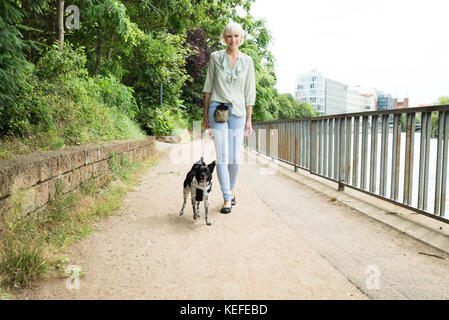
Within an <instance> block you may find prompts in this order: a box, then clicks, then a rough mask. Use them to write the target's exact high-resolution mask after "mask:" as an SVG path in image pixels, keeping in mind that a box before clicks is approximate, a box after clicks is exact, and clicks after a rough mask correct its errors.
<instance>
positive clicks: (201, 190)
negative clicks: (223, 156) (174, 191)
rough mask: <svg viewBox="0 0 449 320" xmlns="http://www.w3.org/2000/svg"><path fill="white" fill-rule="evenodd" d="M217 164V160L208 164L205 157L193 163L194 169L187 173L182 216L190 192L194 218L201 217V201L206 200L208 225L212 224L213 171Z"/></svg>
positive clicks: (205, 208) (180, 213) (205, 207)
mask: <svg viewBox="0 0 449 320" xmlns="http://www.w3.org/2000/svg"><path fill="white" fill-rule="evenodd" d="M215 165H216V161H215V160H214V161H213V162H211V163H209V164H208V165H206V163H205V162H204V159H203V157H201V159H200V160H199V161H197V162H195V163H194V164H193V166H192V169H190V171H189V172H188V173H187V176H186V179H185V180H184V203H183V205H182V209H181V211H180V212H179V215H180V216H182V215H183V214H184V208H185V206H186V202H187V197H188V195H189V193H190V198H191V200H192V207H193V219H194V220H196V219H198V218H200V217H201V215H200V202H201V201H204V210H205V212H206V213H205V215H206V223H207V225H208V226H210V225H211V223H210V221H209V200H210V193H211V191H212V173H213V172H214V168H215Z"/></svg>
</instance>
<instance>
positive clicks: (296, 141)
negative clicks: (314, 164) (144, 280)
mask: <svg viewBox="0 0 449 320" xmlns="http://www.w3.org/2000/svg"><path fill="white" fill-rule="evenodd" d="M295 128H296V134H295V172H298V123H296V125H295Z"/></svg>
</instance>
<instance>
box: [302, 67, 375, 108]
mask: <svg viewBox="0 0 449 320" xmlns="http://www.w3.org/2000/svg"><path fill="white" fill-rule="evenodd" d="M376 95H377V91H376V89H374V88H364V87H360V86H357V87H350V86H348V85H346V84H344V83H341V82H338V81H335V80H332V79H329V78H326V77H325V76H324V74H323V73H321V72H318V71H317V70H316V69H313V70H312V71H310V72H307V73H303V74H300V75H298V76H297V77H296V83H295V92H294V96H295V98H296V100H297V101H298V102H299V103H301V102H308V103H310V104H311V105H312V106H313V109H314V110H316V111H318V112H319V113H320V115H329V114H339V113H353V112H362V111H367V110H374V109H375V106H376Z"/></svg>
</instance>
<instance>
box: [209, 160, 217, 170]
mask: <svg viewBox="0 0 449 320" xmlns="http://www.w3.org/2000/svg"><path fill="white" fill-rule="evenodd" d="M216 164H217V161H215V160H214V161H212V162H211V163H209V164H208V165H207V166H208V167H209V169H210V172H213V171H214V168H215V165H216Z"/></svg>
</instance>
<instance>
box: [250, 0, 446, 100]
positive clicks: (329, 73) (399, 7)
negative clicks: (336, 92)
mask: <svg viewBox="0 0 449 320" xmlns="http://www.w3.org/2000/svg"><path fill="white" fill-rule="evenodd" d="M251 14H252V15H253V16H255V17H257V18H265V20H266V21H267V26H268V28H269V29H270V31H271V32H272V35H273V38H274V40H273V44H272V46H271V52H272V53H273V55H274V57H275V58H276V75H277V77H278V82H277V85H276V87H277V89H278V90H279V91H280V92H281V93H286V92H288V93H292V94H293V90H294V81H295V76H296V75H297V74H300V73H304V72H308V71H311V70H312V69H313V68H317V70H318V71H319V72H322V73H324V76H325V77H327V78H330V79H333V80H336V81H339V82H343V83H345V84H348V85H361V86H368V87H369V86H371V87H375V88H376V89H377V90H380V91H384V92H385V93H391V94H393V96H394V97H397V98H398V99H399V100H402V99H403V98H404V97H407V96H408V97H409V100H410V101H409V106H410V107H415V106H418V104H422V103H429V104H431V103H433V102H435V101H436V100H437V99H438V97H440V96H442V95H449V23H448V20H449V1H448V0H426V1H422V0H421V1H417V0H307V1H304V0H256V2H255V3H253V5H252V8H251Z"/></svg>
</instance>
